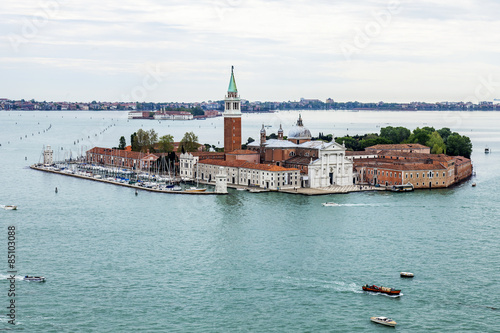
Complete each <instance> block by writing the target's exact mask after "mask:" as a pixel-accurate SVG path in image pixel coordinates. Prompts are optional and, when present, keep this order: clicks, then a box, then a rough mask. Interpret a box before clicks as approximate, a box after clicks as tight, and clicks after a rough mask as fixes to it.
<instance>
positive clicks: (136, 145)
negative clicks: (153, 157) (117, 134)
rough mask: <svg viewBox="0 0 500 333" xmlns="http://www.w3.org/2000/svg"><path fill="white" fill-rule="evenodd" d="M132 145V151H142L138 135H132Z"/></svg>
mask: <svg viewBox="0 0 500 333" xmlns="http://www.w3.org/2000/svg"><path fill="white" fill-rule="evenodd" d="M130 145H131V146H132V151H140V150H141V148H140V147H139V143H138V142H137V133H136V132H134V134H132V135H130Z"/></svg>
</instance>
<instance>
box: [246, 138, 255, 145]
mask: <svg viewBox="0 0 500 333" xmlns="http://www.w3.org/2000/svg"><path fill="white" fill-rule="evenodd" d="M254 141H255V140H254V138H252V137H249V138H248V140H247V145H248V144H249V143H252V142H254Z"/></svg>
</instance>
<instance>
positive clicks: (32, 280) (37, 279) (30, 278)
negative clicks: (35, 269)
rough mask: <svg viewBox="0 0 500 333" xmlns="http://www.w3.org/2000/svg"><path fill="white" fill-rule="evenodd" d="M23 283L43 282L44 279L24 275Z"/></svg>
mask: <svg viewBox="0 0 500 333" xmlns="http://www.w3.org/2000/svg"><path fill="white" fill-rule="evenodd" d="M23 280H24V281H30V282H45V278H44V277H43V276H29V275H26V276H25V277H24V278H23Z"/></svg>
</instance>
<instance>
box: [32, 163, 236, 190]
mask: <svg viewBox="0 0 500 333" xmlns="http://www.w3.org/2000/svg"><path fill="white" fill-rule="evenodd" d="M30 168H31V169H33V170H38V171H43V172H49V173H54V174H58V175H63V176H71V177H76V178H80V179H86V180H93V181H96V182H101V183H107V184H112V185H119V186H124V187H129V188H133V189H136V190H141V191H149V192H156V193H168V194H190V195H224V194H226V193H216V192H207V191H205V192H190V191H173V190H162V189H156V188H148V187H143V186H138V185H136V184H137V183H136V184H128V183H121V182H118V181H111V180H107V179H102V178H95V177H94V176H90V175H89V176H85V175H79V174H73V173H69V172H63V171H61V170H54V169H49V168H48V167H45V166H43V165H31V166H30Z"/></svg>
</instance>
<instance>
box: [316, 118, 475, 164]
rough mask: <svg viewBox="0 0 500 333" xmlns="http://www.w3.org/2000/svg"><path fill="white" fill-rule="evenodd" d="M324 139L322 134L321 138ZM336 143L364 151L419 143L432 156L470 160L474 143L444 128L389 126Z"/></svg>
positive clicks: (337, 140) (339, 138) (345, 138)
mask: <svg viewBox="0 0 500 333" xmlns="http://www.w3.org/2000/svg"><path fill="white" fill-rule="evenodd" d="M322 136H323V137H324V135H323V134H322V133H320V137H322ZM335 142H337V143H339V144H343V143H344V144H345V146H346V148H347V149H350V150H354V151H362V150H364V149H365V148H366V147H370V146H374V145H378V144H401V143H419V144H421V145H424V146H427V147H430V148H431V154H447V155H450V156H464V157H466V158H470V156H471V154H472V142H471V140H470V138H469V137H467V136H465V135H460V134H458V133H457V132H452V131H451V130H450V129H449V128H447V127H443V128H441V129H438V130H435V129H434V127H428V126H426V127H422V128H419V127H417V128H415V129H414V130H413V131H410V130H409V129H407V128H405V127H401V126H400V127H392V126H387V127H383V128H381V129H380V134H377V133H371V134H365V135H355V136H349V135H347V136H343V137H337V138H335Z"/></svg>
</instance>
